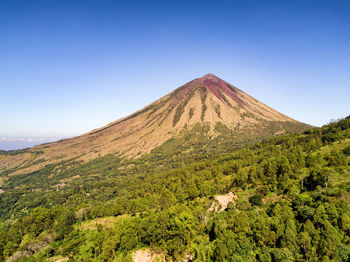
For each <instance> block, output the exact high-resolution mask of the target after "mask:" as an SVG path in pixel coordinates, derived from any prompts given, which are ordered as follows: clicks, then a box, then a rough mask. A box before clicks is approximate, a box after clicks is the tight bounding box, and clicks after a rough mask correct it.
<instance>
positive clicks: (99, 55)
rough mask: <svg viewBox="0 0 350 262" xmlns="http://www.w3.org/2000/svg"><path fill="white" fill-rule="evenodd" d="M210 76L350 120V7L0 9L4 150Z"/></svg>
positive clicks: (70, 2)
mask: <svg viewBox="0 0 350 262" xmlns="http://www.w3.org/2000/svg"><path fill="white" fill-rule="evenodd" d="M209 72H210V73H213V74H215V75H217V76H219V77H221V78H222V79H224V80H226V81H227V82H229V83H231V84H233V85H235V86H237V87H238V88H240V89H242V90H243V91H245V92H247V93H248V94H250V95H252V96H254V97H255V98H257V99H259V100H260V101H262V102H264V103H266V104H267V105H269V106H271V107H273V108H275V109H276V110H278V111H280V112H282V113H284V114H286V115H289V116H291V117H293V118H295V119H297V120H300V121H302V122H305V123H309V124H312V125H317V126H319V125H323V124H326V123H327V122H329V120H330V119H336V118H340V117H345V116H347V115H349V114H350V110H349V109H350V102H349V101H350V99H349V98H350V86H349V83H350V1H338V0H329V1H322V0H317V1H316V0H315V1H311V0H310V1H308V0H303V1H297V0H288V1H286V0H279V1H274V0H268V1H264V0H256V1H250V0H245V1H240V0H231V1H228V0H217V1H214V0H212V1H205V0H201V1H191V0H187V1H107V0H96V1H88V0H84V1H74V0H67V1H65V0H56V1H51V0H45V1H35V0H33V1H27V0H1V1H0V89H1V90H0V91H1V96H0V98H1V103H0V112H1V113H0V149H1V146H2V144H1V141H6V139H8V138H9V137H12V138H13V137H15V138H23V137H35V138H48V137H69V136H74V135H79V134H81V133H84V132H87V131H90V130H92V129H94V128H97V127H101V126H103V125H105V124H107V123H109V122H111V121H114V120H116V119H118V118H121V117H123V116H126V115H128V114H130V113H133V112H134V111H136V110H138V109H140V108H142V107H144V106H145V105H147V104H149V103H151V102H153V101H154V100H156V99H158V98H160V97H162V96H163V95H165V94H167V93H169V92H170V91H172V90H173V89H175V88H177V87H179V86H180V85H182V84H184V83H186V82H188V81H190V80H192V79H193V78H196V77H200V76H202V75H204V74H206V73H209ZM3 148H5V146H3ZM6 149H9V148H8V147H7V148H6Z"/></svg>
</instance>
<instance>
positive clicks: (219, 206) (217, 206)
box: [208, 192, 238, 212]
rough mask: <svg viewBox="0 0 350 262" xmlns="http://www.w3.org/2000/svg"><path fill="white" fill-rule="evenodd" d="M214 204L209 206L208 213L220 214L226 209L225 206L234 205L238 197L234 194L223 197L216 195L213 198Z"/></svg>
mask: <svg viewBox="0 0 350 262" xmlns="http://www.w3.org/2000/svg"><path fill="white" fill-rule="evenodd" d="M214 199H215V200H214V202H213V204H212V205H211V207H210V208H209V209H208V212H212V211H214V212H221V211H224V210H225V209H226V208H227V205H228V204H229V203H230V202H232V203H233V204H235V200H237V199H238V196H237V195H235V194H234V193H232V192H230V193H228V194H225V195H216V196H215V197H214Z"/></svg>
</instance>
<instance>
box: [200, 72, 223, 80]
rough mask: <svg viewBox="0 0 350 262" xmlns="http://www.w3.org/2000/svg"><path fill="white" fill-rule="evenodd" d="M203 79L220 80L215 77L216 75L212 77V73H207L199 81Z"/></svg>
mask: <svg viewBox="0 0 350 262" xmlns="http://www.w3.org/2000/svg"><path fill="white" fill-rule="evenodd" d="M205 78H211V79H213V78H217V79H220V78H219V77H217V76H216V75H214V74H212V73H208V74H206V75H204V76H202V77H201V79H205Z"/></svg>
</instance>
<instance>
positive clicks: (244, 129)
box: [5, 74, 310, 169]
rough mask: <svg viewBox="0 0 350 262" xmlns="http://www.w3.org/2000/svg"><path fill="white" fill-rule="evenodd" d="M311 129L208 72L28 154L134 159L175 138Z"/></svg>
mask: <svg viewBox="0 0 350 262" xmlns="http://www.w3.org/2000/svg"><path fill="white" fill-rule="evenodd" d="M309 127H310V126H308V125H305V124H302V123H300V122H298V121H295V120H293V119H292V118H290V117H287V116H285V115H283V114H281V113H279V112H277V111H276V110H274V109H272V108H270V107H268V106H267V105H265V104H263V103H261V102H260V101H258V100H256V99H255V98H253V97H251V96H249V95H248V94H246V93H244V92H243V91H241V90H240V89H238V88H236V87H234V86H233V85H231V84H229V83H227V82H225V81H223V80H222V79H220V78H218V77H216V76H215V75H213V74H207V75H205V76H203V77H201V78H197V79H194V80H192V81H191V82H188V83H187V84H185V85H183V86H181V87H179V88H178V89H176V90H175V91H173V92H172V93H170V94H168V95H166V96H164V97H162V98H161V99H159V100H157V101H155V102H154V103H152V104H150V105H148V106H146V107H145V108H143V109H142V110H139V111H137V112H135V113H134V114H132V115H130V116H128V117H125V118H123V119H120V120H117V121H115V122H112V123H110V124H108V125H106V126H104V127H102V128H99V129H96V130H93V131H91V132H89V133H86V134H84V135H81V136H78V137H73V138H70V139H65V140H62V141H58V142H54V143H50V144H45V145H40V146H36V147H33V148H31V149H30V150H29V152H28V154H30V153H34V152H37V151H41V152H44V153H43V154H40V155H37V156H35V159H36V160H39V159H41V158H42V159H45V163H42V164H41V165H44V164H47V163H54V162H58V161H64V160H68V159H72V158H76V159H80V160H83V161H86V160H90V159H94V158H96V157H98V156H101V155H106V154H110V153H112V154H116V155H118V156H120V157H128V158H130V157H137V156H140V155H143V154H146V153H149V152H151V151H152V150H156V149H157V148H158V147H161V146H163V147H164V146H166V145H169V146H170V144H169V141H173V140H174V139H182V140H183V141H184V142H183V143H182V144H183V145H184V144H186V143H187V142H188V145H189V146H190V145H191V146H192V147H193V146H195V144H196V141H199V140H200V141H202V143H203V141H208V142H209V141H214V140H215V144H220V143H230V144H231V145H234V144H241V143H245V142H248V141H256V140H258V139H262V138H266V137H269V136H273V135H276V134H281V133H285V132H294V131H302V130H304V129H306V128H309ZM191 137H192V138H193V137H195V139H192V140H191ZM199 138H201V139H199ZM198 139H199V140H198ZM5 162H6V161H5ZM15 162H17V161H15ZM7 164H8V163H7ZM38 165H40V164H38ZM32 168H33V167H31V169H32ZM38 168H40V167H39V166H38Z"/></svg>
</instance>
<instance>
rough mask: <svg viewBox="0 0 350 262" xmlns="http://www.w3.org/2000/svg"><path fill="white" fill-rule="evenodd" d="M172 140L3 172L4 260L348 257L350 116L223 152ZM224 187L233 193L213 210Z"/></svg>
mask: <svg viewBox="0 0 350 262" xmlns="http://www.w3.org/2000/svg"><path fill="white" fill-rule="evenodd" d="M187 141H191V139H190V138H189V140H186V141H185V142H187ZM175 142H177V141H173V142H171V141H170V142H169V143H170V144H169V146H171V145H172V144H171V143H175ZM218 146H219V144H218ZM174 148H175V149H176V148H181V147H176V146H175V147H174ZM167 149H169V147H164V148H163V149H162V150H164V152H162V151H159V152H156V151H155V152H152V153H151V154H150V155H146V156H144V157H142V158H140V159H135V160H122V159H119V158H117V157H115V156H113V155H107V156H104V157H100V158H97V159H95V160H92V161H90V162H88V163H80V162H77V161H70V162H62V163H60V164H58V165H47V166H45V168H43V169H41V170H38V171H36V172H33V173H31V174H24V175H15V176H12V177H9V176H8V174H7V173H3V174H2V175H1V176H2V177H3V178H4V179H5V181H4V182H3V185H2V189H3V190H4V192H3V193H1V194H0V217H1V221H2V222H1V224H0V260H1V259H2V260H5V259H8V260H9V261H15V260H20V261H45V260H50V259H54V258H69V259H70V260H71V261H130V260H131V259H132V253H133V252H134V251H135V250H138V249H142V248H150V249H152V250H154V251H155V252H158V253H162V254H164V255H165V256H166V258H167V259H168V260H175V261H178V260H181V259H183V258H184V257H189V258H191V259H192V260H193V261H349V260H350V205H349V201H350V193H349V191H350V167H349V159H350V118H349V117H348V118H346V119H343V120H340V121H339V122H337V123H332V124H329V125H327V126H324V127H322V128H315V129H310V130H308V131H306V132H304V133H303V134H290V135H284V136H278V137H275V138H272V139H268V140H265V141H263V142H259V143H256V144H254V145H251V146H247V147H244V148H241V149H239V150H234V151H232V152H228V153H225V154H221V155H209V156H208V155H207V154H206V153H207V152H205V151H203V152H202V154H203V155H202V157H200V152H198V151H196V152H198V153H196V154H195V155H194V156H193V158H190V157H189V158H188V159H183V158H181V154H180V152H176V150H170V151H171V152H175V154H174V155H175V156H176V154H178V155H177V157H170V154H171V152H170V151H169V152H166V151H165V150H167ZM159 150H161V149H159ZM209 152H210V151H209ZM164 156H169V157H168V158H166V159H164ZM187 156H189V155H187ZM205 157H208V159H203V158H205ZM199 159H200V160H199ZM229 192H233V193H234V194H235V195H237V197H238V198H237V200H236V201H235V202H234V203H230V204H229V205H228V207H227V208H226V209H225V210H224V211H223V212H210V211H208V209H209V207H210V206H211V204H212V202H213V199H214V196H215V195H217V194H225V193H229Z"/></svg>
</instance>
